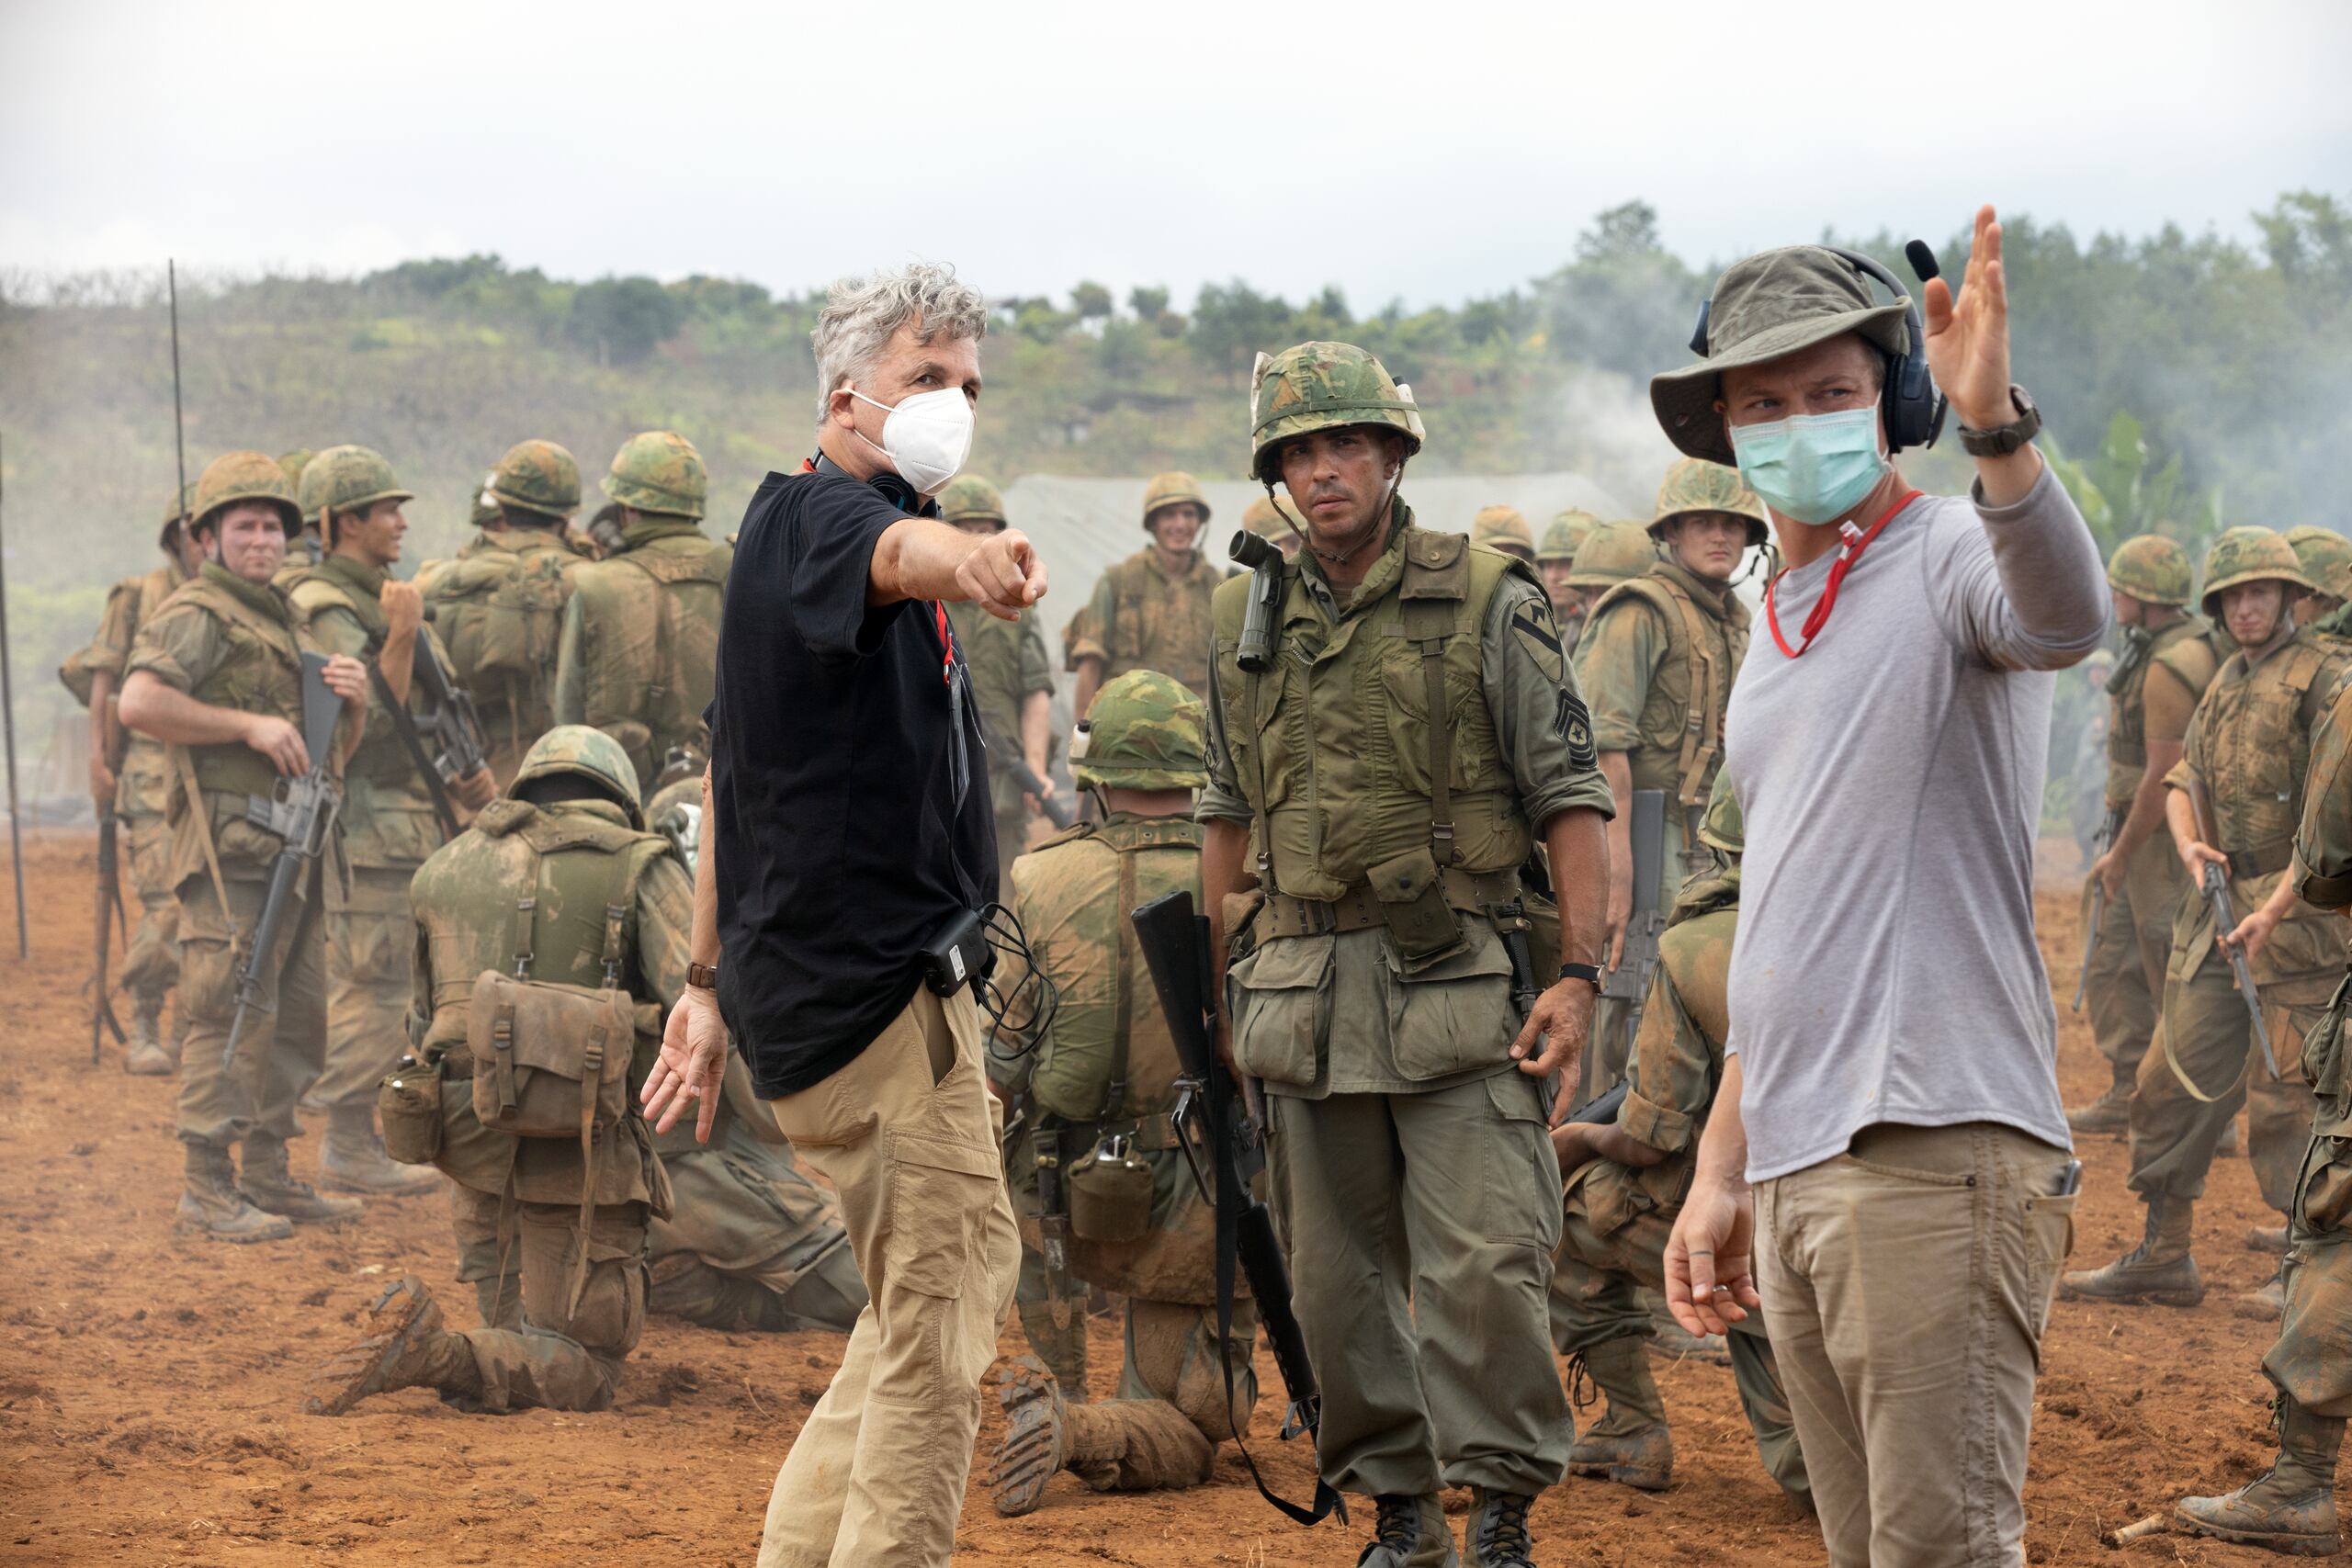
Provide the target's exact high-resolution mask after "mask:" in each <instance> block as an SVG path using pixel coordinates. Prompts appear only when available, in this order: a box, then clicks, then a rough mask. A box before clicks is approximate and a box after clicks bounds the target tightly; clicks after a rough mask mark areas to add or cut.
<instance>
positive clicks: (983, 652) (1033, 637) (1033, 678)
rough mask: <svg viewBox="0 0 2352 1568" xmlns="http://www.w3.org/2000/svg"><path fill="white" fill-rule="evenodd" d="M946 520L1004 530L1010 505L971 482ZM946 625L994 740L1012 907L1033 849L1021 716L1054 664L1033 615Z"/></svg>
mask: <svg viewBox="0 0 2352 1568" xmlns="http://www.w3.org/2000/svg"><path fill="white" fill-rule="evenodd" d="M939 517H940V521H941V522H943V523H947V524H951V525H960V524H963V523H967V522H982V523H986V522H993V523H994V524H995V525H997V527H998V528H999V529H1001V528H1003V527H1004V525H1005V521H1004V498H1003V497H1002V496H1001V495H999V494H998V493H997V489H996V487H995V486H994V485H992V484H990V483H989V482H988V480H986V479H979V478H978V477H976V476H973V475H966V476H964V477H962V478H959V479H951V480H949V481H948V483H947V487H946V488H945V489H944V490H943V491H940V492H939ZM947 619H948V622H949V624H950V625H951V626H954V627H955V629H956V646H957V647H959V648H961V649H963V650H964V663H965V665H966V667H967V668H968V669H969V670H970V671H971V673H972V695H973V698H974V700H975V701H976V702H977V703H978V705H979V710H980V727H981V729H982V730H983V731H984V732H985V733H986V735H987V736H988V743H989V794H990V795H991V796H992V797H993V798H994V801H995V805H996V852H997V897H999V898H1000V899H1003V900H1005V901H1007V902H1010V901H1011V899H1012V863H1013V860H1014V859H1015V858H1016V857H1017V856H1018V855H1019V854H1020V853H1021V852H1022V850H1023V847H1025V846H1026V845H1027V843H1028V841H1029V820H1030V817H1031V815H1032V814H1031V812H1030V810H1029V806H1028V802H1027V800H1026V799H1025V797H1024V792H1023V789H1022V787H1021V785H1020V784H1019V783H1018V782H1016V781H1015V780H1014V778H1013V777H1012V768H1011V766H1010V764H1011V763H1012V762H1013V761H1019V760H1021V759H1022V745H1021V713H1022V709H1023V707H1025V706H1026V705H1027V704H1028V701H1029V699H1030V698H1031V697H1032V696H1034V695H1035V694H1038V693H1040V692H1044V693H1047V694H1050V693H1051V692H1052V691H1053V689H1054V670H1053V664H1052V661H1051V660H1048V659H1047V658H1046V637H1045V634H1044V633H1042V632H1040V631H1039V630H1038V629H1037V621H1036V617H1035V616H1034V615H1023V616H1022V617H1021V619H1019V620H1017V621H1004V620H999V619H998V618H997V617H996V616H994V615H989V613H988V612H987V611H986V610H983V609H981V608H980V607H979V606H978V605H977V604H964V603H957V604H950V605H948V606H947Z"/></svg>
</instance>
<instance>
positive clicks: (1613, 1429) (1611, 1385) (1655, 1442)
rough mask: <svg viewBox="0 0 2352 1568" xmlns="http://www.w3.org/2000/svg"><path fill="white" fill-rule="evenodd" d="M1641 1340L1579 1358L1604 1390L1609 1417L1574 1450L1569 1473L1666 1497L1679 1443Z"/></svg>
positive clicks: (1614, 1342) (1612, 1343)
mask: <svg viewBox="0 0 2352 1568" xmlns="http://www.w3.org/2000/svg"><path fill="white" fill-rule="evenodd" d="M1645 1355H1646V1352H1645V1350H1644V1348H1643V1346H1642V1342H1641V1341H1640V1340H1639V1339H1634V1338H1624V1339H1610V1340H1604V1341H1603V1342H1602V1343H1600V1344H1599V1345H1595V1346H1593V1347H1592V1348H1590V1349H1589V1350H1586V1351H1585V1352H1584V1353H1583V1354H1582V1355H1581V1356H1580V1357H1578V1358H1577V1362H1578V1366H1577V1367H1576V1368H1571V1370H1570V1371H1569V1387H1570V1388H1571V1389H1573V1388H1574V1387H1575V1386H1576V1382H1577V1373H1578V1371H1579V1370H1580V1371H1581V1372H1582V1374H1583V1375H1584V1376H1586V1377H1589V1378H1590V1379H1591V1380H1592V1381H1593V1382H1596V1383H1598V1384H1600V1392H1601V1393H1602V1394H1603V1395H1605V1396H1606V1397H1607V1399H1608V1401H1609V1410H1608V1413H1607V1414H1606V1415H1604V1416H1601V1418H1600V1420H1598V1421H1596V1422H1594V1423H1593V1424H1592V1426H1591V1427H1589V1429H1588V1430H1587V1431H1586V1432H1585V1433H1584V1434H1583V1435H1582V1436H1581V1437H1579V1438H1577V1440H1576V1442H1575V1444H1574V1445H1573V1446H1571V1447H1570V1448H1569V1450H1568V1473H1569V1474H1570V1475H1589V1476H1593V1477H1596V1478H1598V1479H1600V1480H1603V1481H1614V1482H1616V1483H1619V1484H1620V1485H1623V1486H1631V1487H1634V1488H1635V1489H1636V1490H1638V1491H1643V1492H1663V1491H1665V1490H1666V1488H1667V1485H1668V1483H1670V1482H1671V1481H1672V1480H1673V1478H1674V1439H1673V1438H1672V1437H1671V1436H1670V1435H1669V1434H1668V1431H1667V1427H1666V1402H1665V1401H1664V1400H1663V1399H1661V1398H1660V1397H1659V1396H1658V1392H1657V1382H1656V1381H1655V1380H1654V1379H1652V1378H1651V1376H1650V1369H1649V1362H1648V1361H1647V1360H1646V1359H1645Z"/></svg>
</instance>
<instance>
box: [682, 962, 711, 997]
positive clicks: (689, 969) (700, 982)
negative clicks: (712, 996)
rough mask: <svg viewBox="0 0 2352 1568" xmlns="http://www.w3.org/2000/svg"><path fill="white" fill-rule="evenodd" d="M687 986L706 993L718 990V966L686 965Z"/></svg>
mask: <svg viewBox="0 0 2352 1568" xmlns="http://www.w3.org/2000/svg"><path fill="white" fill-rule="evenodd" d="M686 984H687V985H689V986H694V987H699V988H701V989H703V990H706V991H715V990H717V989H718V964H695V963H688V964H687V965H686Z"/></svg>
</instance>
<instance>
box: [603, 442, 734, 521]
mask: <svg viewBox="0 0 2352 1568" xmlns="http://www.w3.org/2000/svg"><path fill="white" fill-rule="evenodd" d="M604 491H605V494H606V495H608V496H610V497H611V498H612V499H613V500H615V501H616V502H620V504H622V505H623V506H626V507H628V508H629V509H630V510H632V511H636V512H659V513H665V514H667V515H670V516H673V517H696V518H698V517H700V516H701V515H702V508H703V502H704V500H705V498H706V497H707V496H708V494H709V493H710V476H709V475H708V474H707V472H706V471H705V470H704V468H703V466H702V454H701V453H699V452H697V451H695V444H694V443H693V442H691V441H689V440H687V439H686V438H685V437H684V436H683V435H680V434H678V433H677V432H676V431H674V430H649V431H646V432H645V433H644V434H639V435H632V436H630V437H629V438H628V440H627V441H624V442H622V443H621V449H620V450H619V451H617V452H616V453H614V454H613V467H612V470H611V471H610V472H609V473H607V474H606V475H605V479H604Z"/></svg>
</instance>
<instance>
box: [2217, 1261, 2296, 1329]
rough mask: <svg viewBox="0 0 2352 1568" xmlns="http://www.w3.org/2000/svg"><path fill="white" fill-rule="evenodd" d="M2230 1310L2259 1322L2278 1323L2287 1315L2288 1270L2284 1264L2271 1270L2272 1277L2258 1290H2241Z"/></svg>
mask: <svg viewBox="0 0 2352 1568" xmlns="http://www.w3.org/2000/svg"><path fill="white" fill-rule="evenodd" d="M2230 1310H2231V1311H2232V1312H2233V1313H2235V1314H2237V1315H2238V1316H2240V1317H2248V1318H2252V1319H2254V1320H2255V1321H2256V1322H2257V1323H2277V1322H2278V1320H2279V1319H2280V1318H2283V1317H2285V1316H2286V1315H2287V1271H2286V1269H2285V1268H2284V1266H2281V1267H2279V1268H2277V1269H2272V1270H2271V1271H2270V1278H2269V1279H2267V1280H2264V1281H2263V1282H2262V1288H2261V1289H2260V1290H2256V1291H2243V1292H2239V1294H2238V1297H2237V1299H2236V1300H2235V1301H2233V1302H2232V1303H2230Z"/></svg>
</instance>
